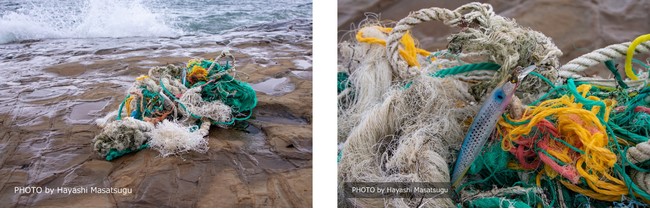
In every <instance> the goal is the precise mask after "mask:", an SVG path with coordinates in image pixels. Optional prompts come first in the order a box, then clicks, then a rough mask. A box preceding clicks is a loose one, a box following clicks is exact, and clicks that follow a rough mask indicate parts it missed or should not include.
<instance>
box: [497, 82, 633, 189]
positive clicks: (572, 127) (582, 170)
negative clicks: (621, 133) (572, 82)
mask: <svg viewBox="0 0 650 209" xmlns="http://www.w3.org/2000/svg"><path fill="white" fill-rule="evenodd" d="M591 88H592V86H591V85H581V86H579V87H578V88H577V91H578V92H579V93H580V94H581V95H582V96H583V97H586V98H587V99H588V100H592V101H598V102H603V103H604V104H605V114H604V121H603V122H607V121H608V120H609V114H610V112H611V111H612V108H613V107H614V106H615V105H616V101H614V100H611V99H604V100H601V99H600V98H597V97H595V96H587V93H589V90H590V89H591ZM575 100H576V98H575V97H574V96H572V95H564V96H562V97H561V98H557V99H551V100H547V101H545V102H542V103H541V104H539V105H538V106H530V107H529V108H530V109H529V110H526V111H525V113H524V114H523V116H522V118H520V119H512V118H508V120H510V121H512V122H507V121H506V120H503V119H502V120H500V121H499V129H498V131H499V134H500V135H502V136H503V141H502V144H501V147H502V149H504V150H512V149H513V148H514V147H515V145H516V144H518V143H517V142H519V141H518V140H521V139H522V137H524V136H526V137H530V136H536V134H540V133H537V132H534V133H531V132H533V128H535V127H536V126H539V125H540V122H542V121H544V120H550V121H553V123H554V124H555V125H554V127H556V129H557V137H558V138H557V139H555V140H548V141H547V142H544V143H546V144H544V145H540V144H542V143H541V142H539V141H537V142H535V143H536V145H535V146H536V147H538V149H543V151H545V152H546V153H548V156H550V157H552V158H554V159H556V160H557V161H559V162H561V164H564V166H559V165H558V166H556V167H553V165H549V164H544V168H543V172H544V173H545V174H546V175H547V176H549V177H550V178H555V177H557V176H558V175H559V173H558V170H559V169H558V168H561V169H566V170H570V171H572V172H573V173H577V174H579V176H580V177H582V178H584V180H585V182H586V183H587V185H588V186H589V188H590V189H586V188H582V187H580V186H578V185H576V184H575V182H573V183H571V182H568V181H565V180H562V181H561V182H562V184H564V185H565V186H566V187H567V188H569V189H571V190H573V191H575V192H578V193H581V194H583V195H586V196H588V197H591V198H594V199H598V200H605V201H614V200H620V197H621V196H622V195H627V194H628V192H629V190H628V188H627V186H626V185H625V182H624V181H623V180H621V179H619V178H617V177H614V176H612V173H613V169H614V165H615V164H616V161H617V157H616V154H614V153H613V152H612V151H611V150H610V149H608V143H609V138H608V135H607V131H606V128H605V126H604V125H603V124H602V122H601V121H600V119H599V118H598V116H597V115H598V113H599V112H600V108H601V107H600V106H593V107H592V108H591V109H585V108H584V105H583V104H582V103H578V102H576V101H575ZM513 124H514V125H513ZM517 124H521V125H517ZM537 130H538V131H539V130H540V129H539V128H538V129H537ZM546 134H547V135H550V134H549V133H546ZM537 136H538V137H536V138H539V136H541V137H544V136H542V135H537ZM546 137H551V136H546ZM553 137H555V136H553ZM561 141H563V142H561ZM537 143H539V144H537ZM567 144H568V145H570V146H571V147H569V146H568V145H567ZM540 147H541V148H540ZM576 148H577V149H579V150H578V151H576V150H574V149H576ZM535 152H537V151H535ZM545 155H546V154H545ZM543 157H545V158H548V157H547V156H541V155H540V156H539V158H543ZM549 159H550V158H549ZM542 161H543V160H542ZM511 167H517V166H511ZM563 176H565V177H566V176H569V175H568V174H567V175H563ZM575 180H577V179H575Z"/></svg>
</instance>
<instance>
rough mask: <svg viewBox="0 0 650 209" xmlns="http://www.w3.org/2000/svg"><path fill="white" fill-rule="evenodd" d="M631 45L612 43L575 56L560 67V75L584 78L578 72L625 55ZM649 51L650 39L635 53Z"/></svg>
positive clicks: (628, 43) (566, 77)
mask: <svg viewBox="0 0 650 209" xmlns="http://www.w3.org/2000/svg"><path fill="white" fill-rule="evenodd" d="M629 46H630V42H625V43H620V44H612V45H609V46H606V47H604V48H600V49H597V50H594V51H593V52H589V53H587V54H584V55H582V56H580V57H578V58H575V59H573V60H571V61H569V62H567V63H566V64H564V65H562V67H560V77H562V78H565V79H568V78H582V77H583V76H581V75H579V74H577V73H579V72H582V71H584V70H586V69H588V68H590V67H592V66H594V65H597V64H600V63H603V62H605V61H607V60H613V59H618V58H622V57H625V55H626V54H627V49H628V47H629ZM648 52H650V41H646V42H643V43H641V44H639V45H638V46H637V47H636V50H635V53H648Z"/></svg>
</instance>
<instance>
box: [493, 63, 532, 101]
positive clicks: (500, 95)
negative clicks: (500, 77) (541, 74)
mask: <svg viewBox="0 0 650 209" xmlns="http://www.w3.org/2000/svg"><path fill="white" fill-rule="evenodd" d="M535 68H536V66H535V65H531V66H528V67H526V68H524V69H521V68H520V69H516V70H514V71H513V72H512V74H510V76H509V77H508V79H506V80H505V81H504V82H503V83H502V84H501V85H499V86H498V87H497V88H496V89H494V91H493V93H492V99H493V101H496V102H497V103H498V104H500V107H501V110H502V111H503V110H505V109H506V107H507V106H508V104H510V101H511V99H512V96H513V95H514V94H515V90H517V86H519V83H520V82H521V81H522V80H523V79H524V78H526V76H527V75H528V74H529V73H530V72H533V70H535Z"/></svg>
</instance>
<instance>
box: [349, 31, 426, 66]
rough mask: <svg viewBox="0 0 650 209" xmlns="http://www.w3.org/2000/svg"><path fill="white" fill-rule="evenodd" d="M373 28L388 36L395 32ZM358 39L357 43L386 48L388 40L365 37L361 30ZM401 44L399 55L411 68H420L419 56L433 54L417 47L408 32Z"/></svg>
mask: <svg viewBox="0 0 650 209" xmlns="http://www.w3.org/2000/svg"><path fill="white" fill-rule="evenodd" d="M373 27H375V28H377V29H378V30H379V31H381V32H383V33H386V34H388V33H390V32H391V31H393V29H392V28H385V27H379V26H373ZM356 38H357V41H359V42H363V43H369V44H381V45H383V46H386V40H382V39H380V38H374V37H364V36H363V32H362V31H361V30H359V32H357V35H356ZM400 43H401V44H402V48H401V49H400V50H399V54H400V56H402V58H403V59H404V60H405V61H406V63H408V65H409V66H417V67H420V63H419V62H418V60H417V55H418V54H419V55H422V56H425V57H427V56H429V55H430V54H431V52H429V51H427V50H424V49H420V48H417V47H415V39H413V37H412V36H411V33H410V32H406V34H404V36H402V39H401V40H400Z"/></svg>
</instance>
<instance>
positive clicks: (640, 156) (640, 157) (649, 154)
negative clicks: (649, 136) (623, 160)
mask: <svg viewBox="0 0 650 209" xmlns="http://www.w3.org/2000/svg"><path fill="white" fill-rule="evenodd" d="M626 157H627V160H628V161H630V163H634V164H636V163H642V162H645V161H647V160H650V141H647V142H642V143H639V144H637V145H636V146H634V147H630V148H629V149H628V150H627V154H626Z"/></svg>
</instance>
